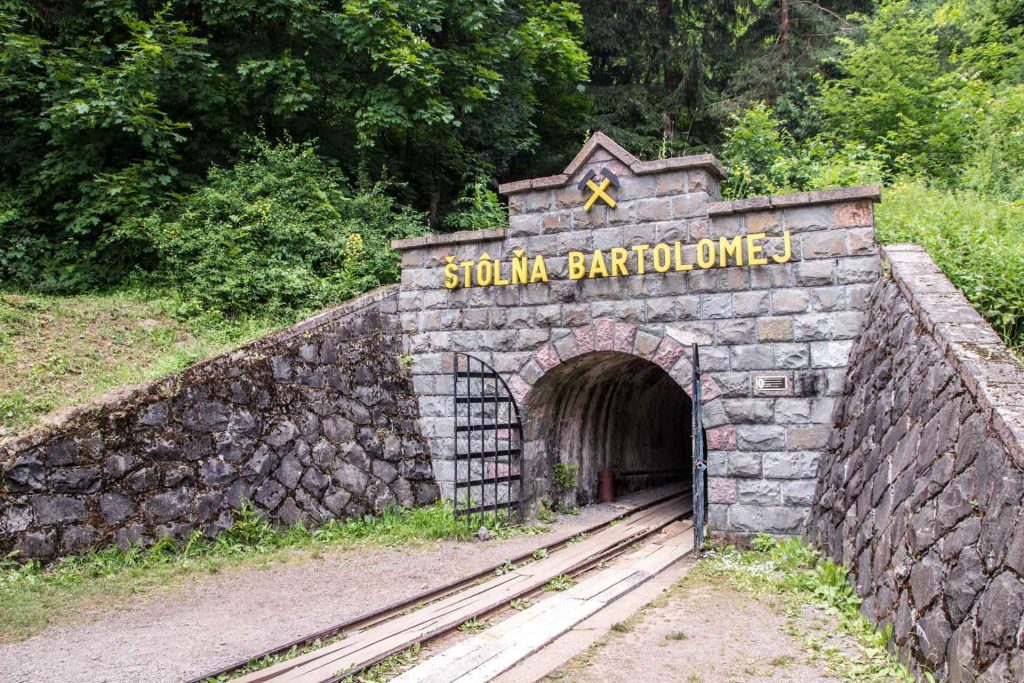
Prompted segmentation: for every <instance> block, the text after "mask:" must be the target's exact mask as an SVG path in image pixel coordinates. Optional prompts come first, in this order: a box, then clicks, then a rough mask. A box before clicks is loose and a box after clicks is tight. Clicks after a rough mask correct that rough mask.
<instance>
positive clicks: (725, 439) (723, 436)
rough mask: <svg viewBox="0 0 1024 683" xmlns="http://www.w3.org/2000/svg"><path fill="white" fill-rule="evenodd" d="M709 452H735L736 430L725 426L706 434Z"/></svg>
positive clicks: (710, 430)
mask: <svg viewBox="0 0 1024 683" xmlns="http://www.w3.org/2000/svg"><path fill="white" fill-rule="evenodd" d="M707 437H708V450H709V451H734V450H736V428H735V427H732V426H729V425H726V426H724V427H715V428H714V429H709V430H708V432H707Z"/></svg>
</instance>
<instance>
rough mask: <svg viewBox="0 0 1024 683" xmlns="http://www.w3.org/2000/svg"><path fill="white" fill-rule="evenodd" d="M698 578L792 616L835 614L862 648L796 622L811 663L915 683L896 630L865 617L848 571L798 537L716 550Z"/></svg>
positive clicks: (866, 677)
mask: <svg viewBox="0 0 1024 683" xmlns="http://www.w3.org/2000/svg"><path fill="white" fill-rule="evenodd" d="M694 575H695V577H698V578H705V579H708V580H710V581H712V582H715V583H720V582H722V581H725V582H728V583H730V584H731V585H733V586H735V587H736V588H738V589H740V590H743V591H745V592H747V593H749V594H752V595H754V596H758V597H768V598H772V599H778V600H780V601H781V603H782V606H783V607H784V608H785V609H786V610H787V612H788V613H789V615H790V616H792V617H795V616H796V615H799V614H800V613H801V612H802V611H803V610H805V609H806V608H808V607H810V608H816V609H818V610H821V611H823V612H824V613H825V614H827V615H832V616H834V617H835V619H836V622H837V624H836V625H837V627H838V632H839V633H840V634H842V635H846V636H850V637H852V638H853V639H855V641H856V643H857V649H851V648H849V647H843V646H842V645H841V644H839V643H838V642H837V639H836V638H835V637H834V633H833V630H832V629H817V630H814V631H807V630H804V629H802V628H801V627H800V626H798V625H797V623H798V622H797V620H796V619H795V618H793V619H791V622H790V624H789V626H788V627H787V628H788V631H789V632H790V633H791V634H792V635H793V636H795V637H797V638H798V639H799V640H800V641H801V642H802V644H803V646H804V648H805V649H806V650H807V651H808V653H809V654H810V656H811V659H812V660H816V661H820V662H822V663H823V664H825V665H826V666H828V667H829V669H831V670H832V672H833V673H835V674H836V675H837V676H838V677H839V678H841V679H842V680H844V681H850V682H851V683H853V682H856V683H864V682H866V681H870V682H877V683H893V682H894V681H906V682H907V683H911V682H912V681H914V680H915V679H914V676H913V675H912V674H911V673H910V672H909V671H908V670H907V668H906V667H905V666H903V664H901V663H900V662H899V660H898V659H897V658H896V656H895V655H894V654H893V653H892V652H891V651H890V649H889V648H890V642H891V639H892V627H891V626H889V627H887V628H885V629H878V628H876V627H875V626H874V625H873V624H872V623H871V622H870V621H869V620H868V619H867V618H866V617H865V616H864V615H862V614H861V613H860V605H861V599H860V597H859V596H858V595H857V593H856V591H855V590H854V588H853V586H852V585H851V584H850V582H849V580H848V578H847V571H846V569H845V568H843V567H842V566H839V565H836V564H835V563H834V562H833V561H832V560H830V559H828V558H824V557H822V556H821V555H820V554H819V553H818V552H817V551H816V550H814V548H812V547H810V546H809V545H807V544H806V543H804V542H802V541H800V540H798V539H795V538H788V539H783V540H779V539H776V538H773V537H771V536H768V535H764V534H761V535H758V536H756V537H755V538H754V540H753V543H752V549H751V550H748V551H743V550H738V549H736V548H734V547H732V546H728V547H724V548H714V549H712V550H711V551H710V552H708V553H706V554H705V556H704V559H702V560H701V562H699V563H698V564H697V566H696V567H695V569H694ZM925 676H926V678H927V676H928V674H925Z"/></svg>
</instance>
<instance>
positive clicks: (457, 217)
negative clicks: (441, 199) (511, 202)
mask: <svg viewBox="0 0 1024 683" xmlns="http://www.w3.org/2000/svg"><path fill="white" fill-rule="evenodd" d="M507 223H508V209H506V208H505V206H504V205H503V204H502V203H501V202H500V201H498V195H497V193H495V192H494V190H492V189H491V188H490V187H489V186H488V179H487V177H486V176H482V175H481V176H478V177H476V178H475V179H473V180H472V182H470V183H468V184H467V185H466V187H465V188H463V190H462V194H461V195H460V196H459V198H458V199H456V200H455V201H454V202H452V210H451V213H449V214H448V215H447V216H445V218H444V220H443V221H441V226H442V227H443V228H444V229H446V230H476V229H480V228H500V227H504V226H505V225H506V224H507Z"/></svg>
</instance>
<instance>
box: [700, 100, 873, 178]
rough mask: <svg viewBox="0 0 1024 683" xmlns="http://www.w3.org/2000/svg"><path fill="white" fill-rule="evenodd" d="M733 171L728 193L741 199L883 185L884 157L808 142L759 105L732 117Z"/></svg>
mask: <svg viewBox="0 0 1024 683" xmlns="http://www.w3.org/2000/svg"><path fill="white" fill-rule="evenodd" d="M720 156H721V159H722V162H723V163H724V164H725V165H726V166H727V167H728V168H729V177H728V178H727V179H726V181H725V183H724V185H723V187H722V192H723V194H724V195H725V196H726V197H733V198H740V197H753V196H758V195H768V194H780V193H784V192H796V191H800V190H824V189H829V188H834V187H847V186H850V185H864V184H867V183H877V182H879V181H880V180H881V178H882V167H881V160H880V158H879V157H878V156H877V155H875V154H874V153H872V152H871V151H870V150H869V149H867V148H866V147H865V146H863V145H857V144H854V143H847V144H842V145H836V144H834V143H832V142H830V141H829V140H828V139H827V138H825V137H821V136H819V137H816V138H812V139H810V140H808V141H807V142H805V143H800V142H799V141H797V140H796V139H795V138H794V137H793V135H791V134H790V132H789V131H788V130H786V129H785V128H783V126H782V124H781V122H780V121H779V120H778V119H777V118H776V117H775V113H774V112H773V111H772V109H771V108H770V107H768V106H767V105H766V104H764V103H763V102H758V103H755V104H753V105H751V106H750V107H748V108H747V109H745V110H743V111H742V112H740V113H738V114H734V115H733V117H732V125H731V126H730V127H729V128H727V129H726V138H725V141H724V143H723V144H722V150H721V155H720Z"/></svg>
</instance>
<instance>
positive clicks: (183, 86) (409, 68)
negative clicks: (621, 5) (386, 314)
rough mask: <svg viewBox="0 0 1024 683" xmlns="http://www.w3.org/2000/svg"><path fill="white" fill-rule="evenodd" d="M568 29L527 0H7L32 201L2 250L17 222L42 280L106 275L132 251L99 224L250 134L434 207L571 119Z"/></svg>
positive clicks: (576, 72)
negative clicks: (46, 1)
mask: <svg viewBox="0 0 1024 683" xmlns="http://www.w3.org/2000/svg"><path fill="white" fill-rule="evenodd" d="M581 31H582V23H581V18H580V15H579V10H578V8H577V7H576V5H575V4H573V3H571V2H542V1H540V0H507V1H505V0H486V1H484V2H480V1H478V0H424V1H422V2H415V3H408V2H398V0H346V2H343V3H337V2H328V1H327V0H310V1H309V2H301V3H298V2H294V0H270V2H262V3H252V2H248V1H245V0H216V1H214V0H170V1H169V2H167V3H166V4H162V3H159V4H158V3H154V2H152V1H151V0H127V1H126V0H90V2H87V3H78V4H75V3H65V4H58V5H56V6H52V7H46V8H45V9H39V6H37V5H36V4H34V3H27V2H22V1H20V0H12V1H11V2H8V3H4V4H3V5H2V7H0V186H2V187H5V188H7V191H8V192H10V193H13V194H14V195H16V196H17V197H19V198H20V199H22V200H24V201H23V205H22V208H23V209H24V211H25V212H28V214H29V218H30V219H29V220H27V221H25V220H19V221H18V222H17V227H16V228H15V227H11V228H6V227H5V229H4V232H2V233H0V250H6V249H8V248H9V247H10V245H11V244H13V243H14V242H17V243H18V244H20V245H23V246H24V245H27V244H29V243H30V242H31V240H27V239H26V236H25V231H26V230H31V231H32V234H33V235H34V236H35V237H38V236H39V235H40V234H42V235H44V236H45V238H46V239H45V240H44V243H39V244H37V243H35V242H32V244H33V245H34V246H33V247H32V248H33V249H36V251H37V256H38V258H37V262H38V263H39V264H40V265H39V267H38V268H37V271H39V272H42V271H45V273H44V275H45V284H46V285H47V286H49V287H50V288H54V289H69V288H74V287H83V286H93V285H96V284H100V283H102V282H111V281H116V280H117V279H118V278H119V277H120V276H122V275H123V273H124V272H126V270H127V268H128V267H129V266H130V265H131V264H133V263H135V262H137V260H138V258H139V254H138V253H135V252H133V251H131V249H130V248H129V247H130V246H131V243H125V241H123V240H111V239H110V237H111V234H112V231H113V230H114V228H115V227H116V226H117V225H119V224H122V223H124V222H126V221H129V220H134V218H135V217H137V216H142V215H146V214H148V213H150V212H152V211H154V210H155V209H157V208H159V207H160V206H162V205H163V204H164V203H165V202H167V201H168V199H169V198H170V197H173V196H175V195H180V194H182V193H184V192H187V191H189V190H190V188H192V187H193V186H194V185H195V184H196V183H198V182H201V181H202V180H203V178H204V177H205V175H206V172H207V169H208V168H209V167H210V165H211V164H213V163H217V164H220V165H229V164H230V163H231V160H232V159H233V158H234V157H235V156H236V155H237V154H238V152H239V150H240V148H241V146H242V145H243V144H244V142H243V141H244V140H246V139H247V137H248V136H251V135H255V134H261V135H264V136H265V137H267V138H268V139H270V140H282V139H285V137H289V138H290V139H294V140H297V141H308V140H313V139H316V140H317V141H318V151H319V153H320V154H322V155H324V156H326V157H328V158H331V159H334V160H335V161H336V162H337V163H338V165H339V168H340V169H341V170H342V171H343V172H345V174H346V175H348V176H349V177H350V178H351V177H355V176H356V175H360V174H362V175H368V176H371V177H377V178H381V177H390V178H394V179H396V180H398V181H400V182H399V183H398V184H397V185H394V186H393V187H394V189H393V191H395V192H397V193H398V194H399V198H400V199H401V200H402V201H404V202H406V203H410V204H412V205H414V206H417V207H419V208H421V209H423V210H428V211H429V212H430V216H431V219H432V221H433V222H434V223H435V224H436V223H438V222H439V221H440V218H441V216H442V214H443V213H444V212H445V211H446V209H447V206H448V204H449V203H450V202H451V201H452V200H453V199H454V198H455V197H457V196H459V194H460V191H461V189H462V183H463V181H464V178H466V177H474V178H475V177H478V176H479V175H480V174H481V173H487V174H494V175H500V174H503V173H505V172H507V170H508V168H509V167H510V164H511V163H512V161H513V159H517V160H519V161H520V163H525V162H526V161H528V159H529V157H530V155H531V154H534V153H535V152H536V151H538V150H539V149H540V148H541V146H542V143H543V142H544V141H545V140H547V139H549V137H551V136H553V137H554V138H558V137H559V136H563V135H565V134H566V133H565V131H575V130H578V129H579V127H580V124H581V121H582V116H583V115H584V113H585V112H586V109H587V107H586V102H585V99H584V98H583V97H582V96H581V94H580V92H579V90H578V87H577V86H578V85H579V84H580V83H581V82H582V81H583V80H585V78H586V75H587V65H588V58H587V55H586V53H585V52H584V51H583V50H582V48H581V45H580V40H581V39H580V33H581ZM29 224H31V227H25V226H27V225H29ZM8 225H14V223H12V222H8ZM44 264H45V265H44ZM6 275H7V277H10V273H7V274H6ZM37 275H38V273H37ZM31 279H32V280H33V281H34V284H38V282H39V277H38V276H37V277H33V278H31Z"/></svg>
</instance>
